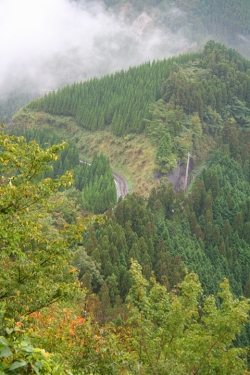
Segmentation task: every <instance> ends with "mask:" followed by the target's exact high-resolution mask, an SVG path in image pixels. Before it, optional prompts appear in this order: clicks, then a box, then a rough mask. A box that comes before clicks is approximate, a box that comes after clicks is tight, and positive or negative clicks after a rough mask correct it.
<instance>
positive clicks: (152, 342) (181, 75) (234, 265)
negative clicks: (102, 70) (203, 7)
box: [0, 41, 250, 375]
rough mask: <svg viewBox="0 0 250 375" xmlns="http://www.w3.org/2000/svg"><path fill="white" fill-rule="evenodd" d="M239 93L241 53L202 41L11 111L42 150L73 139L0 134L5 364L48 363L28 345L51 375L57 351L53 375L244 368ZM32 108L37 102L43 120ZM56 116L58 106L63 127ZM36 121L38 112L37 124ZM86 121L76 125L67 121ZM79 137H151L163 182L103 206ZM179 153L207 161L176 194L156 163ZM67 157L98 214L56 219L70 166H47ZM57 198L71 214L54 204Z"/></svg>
mask: <svg viewBox="0 0 250 375" xmlns="http://www.w3.org/2000/svg"><path fill="white" fill-rule="evenodd" d="M249 89H250V62H249V61H248V60H247V59H245V58H243V57H242V56H240V55H239V54H238V53H237V52H236V51H235V50H232V49H227V48H226V47H225V46H223V45H221V44H219V43H215V42H214V41H210V42H208V43H207V44H206V46H205V48H204V51H203V52H200V53H189V54H184V55H181V56H180V57H178V58H171V59H169V60H164V61H159V62H158V61H157V62H154V63H152V64H151V63H146V64H143V65H141V66H140V67H137V68H131V69H129V70H128V71H127V72H125V71H121V72H117V73H116V74H113V75H109V76H105V77H103V78H101V79H97V78H96V79H92V80H90V81H87V82H82V83H75V84H73V85H71V86H66V87H65V88H63V89H61V90H58V91H57V92H53V93H51V94H48V95H46V96H45V97H44V98H40V99H37V100H35V101H32V102H31V103H30V104H29V105H28V106H27V107H26V108H25V109H23V110H22V111H20V112H19V113H18V114H17V116H16V117H15V118H14V120H13V124H12V126H10V127H9V128H8V131H10V132H11V129H16V128H18V129H19V132H20V133H21V132H22V131H23V130H22V128H21V122H22V121H24V122H25V121H27V122H28V123H29V127H30V128H31V129H30V128H29V129H28V130H27V134H26V136H27V138H28V139H31V140H32V139H37V140H38V141H39V142H40V143H41V144H42V140H43V142H44V143H43V144H44V145H45V146H46V143H49V145H50V144H52V143H53V142H54V141H57V139H58V138H57V137H58V134H60V135H61V136H62V133H63V135H64V137H65V139H66V136H67V134H68V139H69V140H70V142H69V147H68V149H65V144H62V145H61V146H53V145H52V146H51V147H50V148H49V149H47V150H42V149H40V147H39V146H38V145H37V144H36V142H35V141H31V142H30V143H29V144H27V143H26V141H25V139H24V138H21V137H16V136H9V135H5V134H1V138H0V139H1V150H0V151H1V153H0V156H1V162H2V165H1V175H2V177H1V179H2V180H1V184H0V188H1V191H2V194H1V196H2V198H1V207H0V219H1V223H2V225H0V231H1V238H0V239H1V241H2V246H3V249H4V251H3V253H2V259H3V264H4V269H3V270H2V272H1V274H0V277H1V283H2V285H3V287H2V290H1V291H0V293H1V294H0V296H1V298H2V300H3V302H4V304H3V305H2V310H1V311H3V312H2V317H3V318H1V319H2V321H3V323H1V324H2V327H1V329H2V335H3V336H5V337H4V338H3V339H2V341H0V344H1V350H2V351H1V352H0V353H2V354H1V355H2V357H3V358H6V359H4V361H2V368H3V371H5V372H4V373H6V374H7V373H8V372H9V371H12V369H18V368H20V367H21V368H22V367H23V368H24V369H25V370H26V369H27V371H29V370H28V369H29V368H32V371H33V373H39V371H40V370H41V369H44V368H45V367H46V366H45V363H46V360H45V359H44V358H46V356H44V354H43V352H41V351H39V350H38V351H35V350H34V349H32V348H34V346H35V345H38V344H39V345H42V346H43V347H44V348H45V349H46V351H48V352H49V351H51V352H52V353H54V356H53V357H52V358H51V361H52V359H53V361H55V364H54V367H55V369H56V370H55V372H53V370H52V369H51V368H52V367H53V362H49V361H48V362H47V370H46V371H47V373H51V374H53V373H54V374H60V367H58V366H59V365H58V364H59V363H60V361H61V362H62V370H61V373H67V371H72V373H75V374H93V373H94V374H114V375H115V374H122V373H127V374H138V371H140V372H141V373H143V374H152V373H155V374H164V373H166V369H167V371H168V373H169V374H173V375H174V374H175V373H176V372H178V373H179V374H183V375H184V374H185V375H186V374H187V373H189V374H193V375H194V374H198V373H200V374H203V375H205V374H207V373H211V374H214V375H216V374H218V373H219V374H220V373H223V374H227V375H231V374H235V375H236V374H242V375H243V374H247V373H248V372H247V355H246V351H245V349H244V348H245V347H246V346H247V345H248V343H249V341H250V334H249V325H247V324H246V323H247V322H248V312H249V306H248V303H249V300H247V299H244V297H249V296H250V237H249V230H250V200H249V195H250V194H249V193H250V191H249V183H250V164H249V160H250V96H249V92H250V91H249ZM41 112H46V113H47V114H45V116H44V117H42V115H41V116H40V117H39V113H41ZM34 114H37V115H38V117H35V116H34ZM52 115H53V116H55V115H58V126H57V124H56V121H54V120H53V121H52V120H51V119H52V118H53V119H54V117H52ZM33 116H34V117H33ZM63 116H68V118H66V117H65V118H64V117H63ZM33 118H37V119H39V121H38V123H37V124H34V123H33V127H32V121H31V120H32V119H33ZM30 119H31V120H30ZM42 119H45V123H44V122H43V120H42ZM69 121H71V122H70V123H69ZM72 121H75V124H76V126H75V127H73V125H72ZM24 125H25V124H23V126H24ZM33 128H34V129H33ZM37 128H39V130H37ZM83 128H84V129H85V132H86V133H80V131H79V132H78V129H80V130H82V129H83ZM106 128H108V129H109V130H105V131H104V129H106ZM41 129H46V132H47V134H48V132H49V133H50V134H49V136H46V135H45V134H46V132H44V130H41ZM70 131H72V133H70ZM108 131H109V133H108ZM67 132H68V133H67ZM89 133H93V134H94V135H95V136H96V137H97V139H98V141H99V140H100V139H101V137H105V136H107V134H109V136H110V137H111V135H112V133H115V135H116V136H117V138H118V139H119V143H118V145H119V147H120V153H122V152H123V150H124V148H123V143H124V144H125V146H124V147H125V148H126V143H125V142H127V141H128V142H129V141H130V139H131V138H133V136H134V134H141V135H142V136H143V137H147V138H148V139H149V140H150V142H151V144H152V145H153V146H154V147H155V148H154V150H155V155H154V157H155V163H156V164H155V168H156V169H157V170H158V171H160V172H161V173H160V176H161V177H162V178H161V179H160V180H159V182H158V185H157V186H155V187H154V188H153V189H152V191H151V193H150V195H149V196H138V195H136V194H131V195H128V196H126V197H125V198H124V199H121V198H120V199H119V200H118V202H114V201H115V197H114V189H113V187H112V186H111V179H112V176H111V168H110V166H109V163H108V160H107V158H106V157H105V156H104V155H102V154H101V155H100V156H97V155H96V156H95V157H94V159H93V161H92V162H91V166H90V165H88V164H84V165H83V163H79V155H78V149H77V148H76V146H77V147H79V145H80V144H81V135H82V134H85V135H86V134H89ZM53 137H54V138H53ZM83 137H84V135H83ZM61 139H62V138H60V140H61ZM74 141H76V143H74ZM98 147H99V145H98V144H97V146H96V149H97V150H99V148H98ZM59 150H61V152H62V154H61V159H59V158H58V156H57V153H58V152H59ZM97 150H96V151H97ZM79 151H81V150H79ZM140 151H141V153H142V154H143V155H144V151H143V150H142V149H141V150H140ZM188 152H189V153H190V154H191V162H192V165H195V164H197V163H202V164H201V165H202V172H201V173H200V174H199V175H198V176H196V178H194V180H193V181H192V183H191V185H190V186H189V190H187V191H185V192H184V191H183V190H182V189H180V190H179V191H178V192H177V194H175V192H174V189H173V186H172V185H171V184H170V183H169V181H168V179H167V177H168V175H167V173H168V172H169V171H170V170H174V169H175V168H176V167H177V166H178V167H180V164H181V163H184V164H186V158H187V153H188ZM132 156H133V155H132ZM207 156H209V157H207ZM146 157H147V154H146V153H145V160H146ZM73 160H74V161H73ZM52 162H56V163H62V164H54V166H55V168H54V172H53V171H52V170H51V166H53V164H52ZM127 162H129V160H127ZM74 163H75V164H74ZM64 164H65V165H64ZM69 164H71V165H72V167H74V166H75V165H76V167H75V184H76V187H78V188H79V189H80V190H82V197H83V203H85V204H86V206H85V208H86V209H87V210H88V211H92V212H93V211H95V207H94V205H95V204H96V203H98V207H99V206H100V207H101V209H100V211H99V212H104V215H102V216H100V217H97V218H87V217H85V218H84V220H83V221H82V220H81V219H80V217H81V216H82V213H81V212H80V213H77V215H75V216H72V217H70V216H69V215H68V216H67V215H64V220H65V221H64V222H63V224H60V223H58V221H56V220H55V221H53V220H52V218H53V217H56V216H57V215H61V213H58V211H59V208H58V209H56V207H55V205H58V203H60V198H61V197H62V196H63V197H64V198H65V197H66V199H68V205H70V202H71V199H72V198H73V196H74V194H75V192H74V191H73V192H72V191H71V192H70V194H68V195H67V196H66V192H67V191H66V192H64V191H63V187H65V185H66V186H68V185H70V184H72V178H71V177H72V176H71V174H64V175H63V176H61V177H60V176H58V174H57V169H58V168H62V169H64V168H66V167H68V166H69ZM48 171H49V173H51V175H48V174H46V173H48ZM52 173H56V174H55V175H54V174H53V175H52ZM81 173H82V174H81ZM104 173H105V175H104ZM39 176H40V177H39ZM53 178H56V180H55V181H54V180H53ZM151 178H152V179H153V176H151ZM104 183H106V186H107V187H108V194H107V195H102V189H103V187H104ZM113 186H114V183H113ZM56 188H58V189H60V192H59V193H57V194H56V195H54V194H55V193H54V192H55V191H56ZM77 196H79V194H78V195H77ZM108 197H109V198H112V199H113V201H112V199H111V202H113V204H112V205H110V206H109V207H107V206H108V205H109V202H110V201H109V202H106V198H108ZM75 202H76V197H75V200H74V204H75ZM103 203H105V207H104V206H102V204H103ZM66 205H67V203H66ZM72 206H73V204H72V205H71V207H72ZM41 208H42V209H41ZM40 209H41V212H40ZM60 210H61V211H62V212H64V211H65V212H67V207H65V203H64V205H63V204H61V205H60ZM39 212H40V215H41V216H40V215H39ZM96 212H97V210H96ZM85 214H86V213H85ZM67 217H69V220H67ZM80 220H81V222H79V221H80ZM13 228H15V229H14V233H13ZM61 247H62V252H61ZM57 261H58V262H59V263H58V264H59V267H58V268H57ZM131 264H132V266H131ZM50 271H51V278H50V283H49V285H47V284H46V278H47V277H48V275H49V272H50ZM152 272H153V273H152ZM194 272H195V273H194ZM6 275H7V276H6ZM185 275H186V276H185ZM198 277H199V280H200V282H198ZM39 278H41V281H39V280H40V279H39ZM223 280H224V281H223ZM36 283H38V285H39V288H37V289H35V288H34V285H36ZM229 285H230V287H231V289H232V293H231V292H230V290H229ZM29 287H30V288H34V291H32V293H31V294H30V292H29ZM70 288H74V291H75V292H74V293H70V291H71V289H70ZM39 293H41V295H42V297H39ZM82 294H84V296H83V295H82ZM233 295H234V296H235V297H236V298H239V300H238V299H237V300H234V297H233ZM21 298H24V299H25V300H26V301H27V307H28V309H26V310H25V307H24V306H23V305H22V304H21ZM67 298H72V300H73V302H72V306H73V307H72V308H71V309H69V307H68V306H69V305H67V302H66V299H67ZM59 302H60V303H61V305H60V304H59ZM56 303H58V304H56ZM50 305H53V306H52V307H51V306H50ZM15 306H16V307H15ZM27 316H28V317H27ZM6 318H7V319H6ZM243 324H244V327H243ZM23 325H24V326H25V327H24V328H25V329H24V332H25V333H24V334H23V333H22V331H20V332H19V328H20V327H22V326H23ZM13 327H14V328H13ZM145 327H146V328H147V329H146V330H145ZM15 329H16V330H15ZM9 335H12V336H10V337H9ZM22 335H23V337H28V339H29V341H30V342H31V344H32V345H31V349H29V350H30V352H31V353H33V355H31V357H30V358H26V357H27V355H26V354H23V355H22V351H23V352H25V349H22V348H23V344H21V343H20V340H21V338H22ZM6 337H7V338H6ZM16 340H17V342H18V343H19V344H18V345H19V346H18V348H19V349H18V350H17V345H16V344H15V341H16ZM18 340H19V341H18ZM65 345H66V346H67V347H68V348H69V349H68V353H69V354H68V358H63V353H64V352H65ZM24 347H25V345H24ZM20 348H21V349H20ZM20 353H21V354H20ZM25 353H26V352H25ZM35 353H39V356H40V357H41V358H42V361H43V362H41V363H42V364H41V365H39V366H40V367H39V366H38V365H37V363H36V362H35ZM179 353H181V355H180V354H179ZM40 357H39V358H40ZM29 361H30V362H29ZM32 361H33V362H32ZM17 362H18V363H17ZM51 363H52V364H51ZM138 363H140V366H141V367H140V369H139V370H138ZM11 366H13V367H12V368H11ZM15 366H16V367H15ZM32 366H33V367H32ZM34 366H35V367H34ZM49 366H50V367H49ZM63 366H64V367H63ZM27 371H26V372H27ZM56 371H59V372H56ZM63 371H64V372H63ZM244 371H245V372H244ZM17 373H18V372H17ZM40 373H42V370H41V371H40ZM44 373H46V372H44Z"/></svg>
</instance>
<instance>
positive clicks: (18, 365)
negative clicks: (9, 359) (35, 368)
mask: <svg viewBox="0 0 250 375" xmlns="http://www.w3.org/2000/svg"><path fill="white" fill-rule="evenodd" d="M26 365H27V362H26V361H21V362H18V361H16V362H14V363H13V364H12V365H11V367H10V368H9V371H14V370H16V369H17V368H20V367H24V366H26Z"/></svg>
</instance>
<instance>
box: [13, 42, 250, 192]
mask: <svg viewBox="0 0 250 375" xmlns="http://www.w3.org/2000/svg"><path fill="white" fill-rule="evenodd" d="M249 69H250V63H249V61H248V60H246V59H244V58H243V57H241V56H240V55H239V54H238V53H237V52H235V51H234V50H231V49H226V48H225V47H224V46H223V45H220V44H218V43H215V42H212V41H211V42H209V43H207V45H206V46H205V48H204V51H203V53H199V54H184V55H181V56H179V57H177V58H171V59H168V60H163V61H159V62H155V63H152V64H149V63H147V64H144V65H141V66H139V67H134V68H131V69H129V70H128V71H127V72H124V71H121V72H117V73H116V74H114V75H110V76H105V77H103V78H101V79H99V80H98V79H94V80H90V81H87V82H83V83H78V84H74V85H72V86H66V87H65V88H63V89H60V90H58V91H57V92H53V93H49V94H48V95H45V97H44V98H40V99H37V100H35V101H32V102H31V103H30V104H29V105H28V106H27V107H25V108H24V109H23V110H21V111H20V112H19V113H18V114H17V115H16V116H15V118H14V119H13V122H12V124H11V127H22V126H27V127H30V126H31V127H32V126H39V127H41V126H43V127H45V128H47V129H49V128H52V129H53V130H54V131H56V132H57V133H58V134H59V133H60V135H61V136H62V135H63V137H64V138H65V140H67V139H71V140H74V141H75V142H76V144H77V147H78V149H79V153H80V156H81V158H82V159H83V160H85V159H86V160H88V159H89V158H91V157H92V156H93V155H94V153H95V152H96V151H103V152H104V153H105V154H106V155H107V156H108V157H109V159H110V161H111V165H112V168H113V169H117V170H118V171H119V172H121V173H124V174H125V175H126V177H127V178H128V179H129V180H130V181H131V183H132V184H133V188H134V191H135V192H138V193H140V194H141V193H145V194H148V193H149V190H150V188H152V187H153V186H154V185H155V184H156V183H157V182H156V181H155V180H154V178H155V176H158V177H159V176H161V174H162V175H165V176H166V175H167V174H168V173H169V172H170V171H172V170H175V169H176V168H177V167H178V166H180V165H183V166H184V168H185V164H186V160H187V155H188V152H190V153H191V169H193V168H195V166H196V165H199V164H200V163H203V164H204V163H205V160H206V158H207V157H208V155H209V154H210V153H211V152H212V151H213V150H214V149H215V148H216V147H218V145H219V143H220V141H221V140H220V137H221V134H222V130H223V128H224V126H225V124H226V123H227V121H229V119H234V120H235V121H236V122H238V123H239V124H240V126H241V127H243V128H244V129H247V128H248V124H249V109H248V108H249V106H250V96H249V87H250V77H249ZM143 88H144V89H143ZM42 111H43V112H42ZM46 113H47V114H46ZM63 116H64V117H63ZM216 145H217V146H216ZM157 171H158V172H157ZM182 173H184V172H183V169H182Z"/></svg>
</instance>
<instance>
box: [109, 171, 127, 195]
mask: <svg viewBox="0 0 250 375" xmlns="http://www.w3.org/2000/svg"><path fill="white" fill-rule="evenodd" d="M112 172H113V175H114V180H115V184H116V189H117V198H119V197H123V198H124V197H125V195H126V194H128V181H127V179H126V178H125V177H124V176H123V175H122V174H120V173H118V172H116V171H114V170H113V171H112Z"/></svg>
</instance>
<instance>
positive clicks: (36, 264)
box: [0, 133, 81, 329]
mask: <svg viewBox="0 0 250 375" xmlns="http://www.w3.org/2000/svg"><path fill="white" fill-rule="evenodd" d="M64 147H65V144H61V145H58V146H55V145H54V146H51V147H50V148H47V149H41V148H40V147H39V146H38V145H37V143H36V142H34V141H33V142H31V143H29V144H28V143H27V142H26V140H25V138H24V137H17V136H9V135H6V134H4V133H1V134H0V150H1V151H0V161H1V184H0V195H1V201H0V241H1V249H2V251H1V271H0V285H1V288H0V297H1V301H2V302H4V303H5V304H6V309H5V315H6V317H8V318H10V319H12V318H16V317H17V316H19V317H20V316H25V315H28V314H30V313H32V312H33V311H36V310H38V309H41V308H42V307H44V306H47V305H48V304H50V303H53V302H54V301H57V300H59V299H60V298H64V297H65V298H66V296H70V295H72V294H73V293H74V290H76V286H77V285H76V276H75V274H74V273H71V272H70V270H71V267H70V265H69V260H70V257H71V252H70V251H69V249H70V248H71V247H73V244H74V243H75V241H77V240H76V239H77V236H79V235H78V234H77V231H76V232H75V234H74V231H75V230H77V228H75V229H74V227H73V226H72V228H71V227H68V228H65V229H64V233H59V232H58V231H56V230H55V229H53V228H49V230H48V232H47V234H46V233H45V232H44V230H43V223H44V220H45V219H46V217H47V212H48V210H49V209H52V208H53V206H54V204H55V202H54V203H53V202H52V201H50V200H49V197H51V196H52V195H54V194H55V191H56V190H57V189H59V188H60V187H66V186H70V185H72V183H73V180H72V175H71V173H70V172H68V173H66V174H64V175H62V176H61V177H60V178H58V179H56V180H52V179H51V178H46V179H42V180H39V179H38V177H39V176H40V175H41V174H42V173H44V172H45V171H47V170H49V169H50V168H51V167H50V166H48V164H50V163H51V162H52V161H53V160H56V159H57V158H58V156H57V154H58V153H59V152H60V151H61V150H63V148H64ZM53 230H54V233H53ZM52 233H53V234H52ZM78 238H79V239H80V238H81V237H78ZM2 329H3V326H2Z"/></svg>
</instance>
